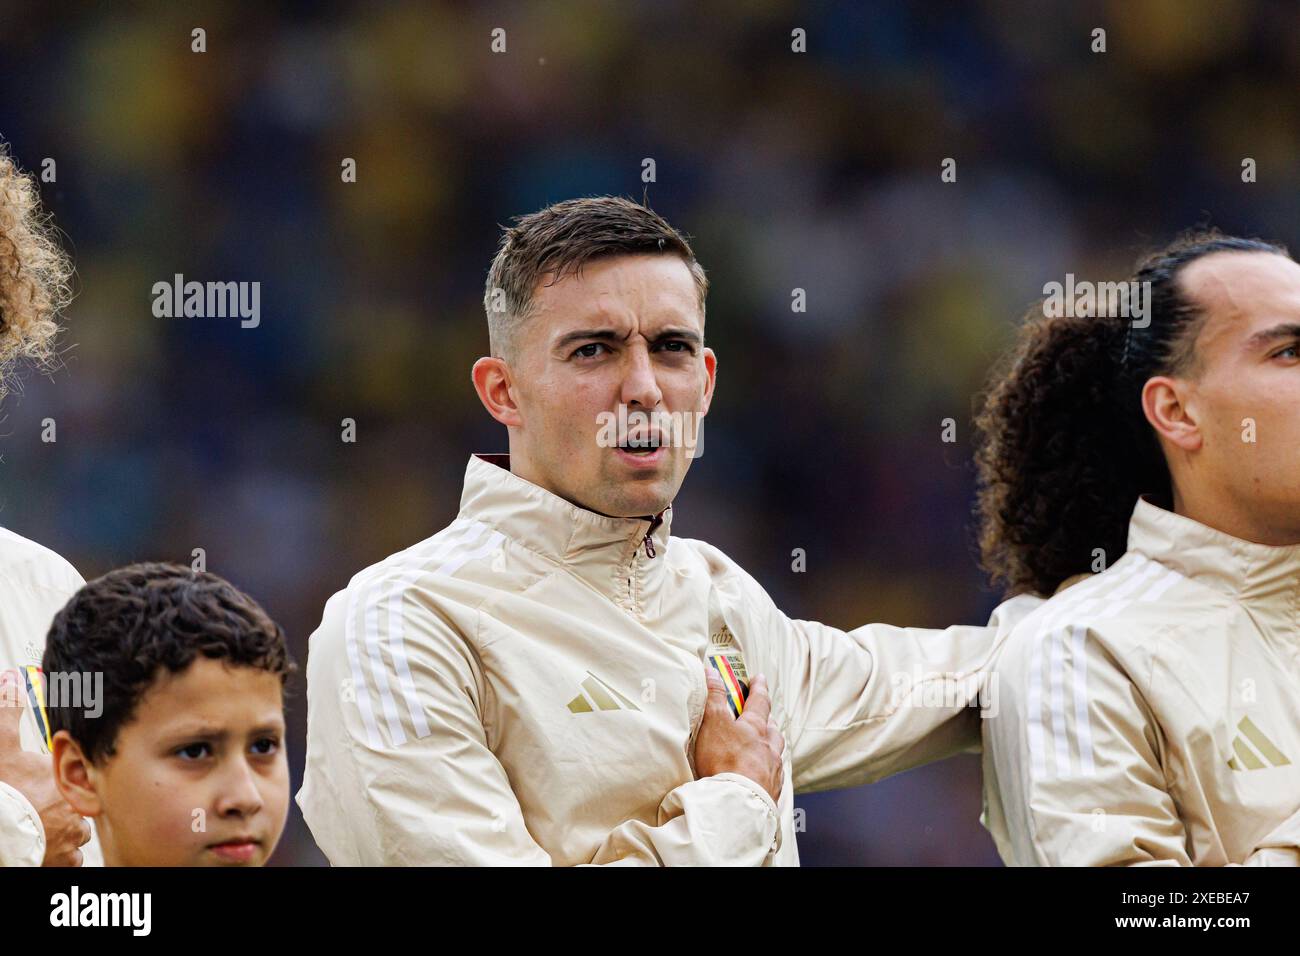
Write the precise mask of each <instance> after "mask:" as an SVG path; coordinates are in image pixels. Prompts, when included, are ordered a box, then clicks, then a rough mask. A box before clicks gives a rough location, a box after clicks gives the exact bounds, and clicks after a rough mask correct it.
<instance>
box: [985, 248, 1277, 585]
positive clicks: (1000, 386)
mask: <svg viewBox="0 0 1300 956" xmlns="http://www.w3.org/2000/svg"><path fill="white" fill-rule="evenodd" d="M1215 252H1266V253H1271V254H1276V255H1284V256H1285V255H1288V253H1287V250H1286V249H1285V248H1284V247H1282V246H1278V245H1274V244H1272V243H1268V242H1262V241H1260V240H1256V239H1239V238H1236V237H1233V236H1226V235H1223V234H1222V233H1219V232H1217V231H1213V230H1211V231H1193V232H1188V233H1185V234H1183V235H1182V236H1180V237H1179V238H1178V239H1176V240H1175V241H1174V242H1173V243H1171V244H1170V245H1168V246H1166V247H1165V248H1163V249H1161V250H1159V251H1157V252H1155V253H1152V254H1150V255H1148V256H1147V257H1146V258H1145V259H1144V260H1142V261H1141V262H1140V263H1139V265H1138V267H1137V271H1136V273H1135V274H1134V275H1133V277H1132V278H1131V279H1130V280H1129V281H1133V282H1138V283H1144V282H1145V283H1150V292H1151V298H1150V312H1149V314H1148V315H1147V316H1146V318H1147V320H1148V321H1147V324H1145V325H1144V326H1139V325H1137V324H1135V323H1134V322H1132V321H1131V320H1130V319H1127V318H1123V317H1121V316H1117V315H1090V316H1055V317H1049V316H1048V315H1047V314H1046V309H1045V303H1044V302H1039V303H1038V304H1036V305H1035V306H1033V307H1032V308H1031V309H1030V310H1029V311H1028V312H1027V313H1026V314H1025V319H1024V325H1023V327H1022V328H1021V330H1020V335H1019V339H1018V341H1017V343H1016V345H1015V346H1014V347H1013V348H1012V349H1011V351H1010V352H1009V353H1008V354H1007V356H1006V357H1005V358H1004V359H1003V361H1002V362H1001V363H999V365H998V367H997V368H996V370H995V372H994V374H993V376H992V378H991V382H990V386H989V388H988V390H987V391H986V393H985V395H984V398H983V404H982V407H981V408H980V409H979V411H978V413H977V415H976V419H975V426H976V450H975V464H976V469H977V472H978V484H979V492H978V499H977V517H978V523H979V545H980V557H981V564H982V565H983V567H984V569H985V570H986V571H987V572H988V573H989V574H990V575H991V577H992V578H993V580H994V582H995V583H999V584H1002V585H1003V586H1004V587H1005V588H1006V590H1007V592H1008V593H1012V594H1016V593H1022V592H1027V591H1029V592H1035V593H1038V594H1051V593H1052V592H1053V591H1055V590H1056V588H1057V587H1058V586H1059V585H1060V584H1061V582H1062V581H1064V580H1065V579H1066V578H1068V577H1070V576H1071V575H1074V574H1079V573H1082V572H1086V571H1089V570H1092V563H1093V554H1094V549H1096V548H1100V549H1102V552H1103V554H1104V555H1106V556H1107V560H1108V561H1111V562H1113V561H1114V559H1116V558H1118V557H1119V556H1120V555H1121V554H1123V553H1124V552H1125V551H1126V550H1127V548H1128V525H1129V519H1130V518H1131V517H1132V514H1133V508H1134V506H1135V505H1136V504H1137V500H1138V498H1139V496H1141V495H1144V494H1149V495H1152V496H1153V497H1155V498H1156V499H1157V500H1161V501H1165V502H1169V501H1171V499H1172V491H1173V489H1172V487H1171V481H1170V476H1169V469H1168V467H1167V465H1166V464H1165V459H1164V454H1163V452H1162V451H1161V449H1160V445H1159V442H1158V440H1157V439H1156V435H1155V431H1154V430H1153V429H1152V428H1151V427H1150V425H1149V424H1148V423H1147V421H1146V417H1145V415H1144V414H1143V411H1142V398H1141V396H1142V388H1143V386H1144V385H1145V384H1146V382H1147V380H1148V379H1150V378H1152V377H1153V376H1156V375H1185V374H1194V373H1195V371H1196V362H1197V355H1196V351H1195V344H1196V338H1197V336H1198V335H1199V334H1200V330H1201V327H1202V325H1203V323H1204V318H1205V316H1204V314H1203V312H1202V311H1201V309H1200V308H1199V306H1198V305H1197V303H1195V302H1192V301H1190V300H1189V299H1188V297H1187V296H1186V295H1185V294H1184V292H1183V289H1182V287H1181V285H1180V283H1179V275H1180V273H1181V272H1182V270H1183V268H1184V267H1186V266H1187V265H1188V264H1189V263H1191V262H1194V261H1195V260H1197V259H1199V258H1201V257H1202V256H1206V255H1210V254H1211V253H1215ZM1138 288H1140V286H1139V287H1138Z"/></svg>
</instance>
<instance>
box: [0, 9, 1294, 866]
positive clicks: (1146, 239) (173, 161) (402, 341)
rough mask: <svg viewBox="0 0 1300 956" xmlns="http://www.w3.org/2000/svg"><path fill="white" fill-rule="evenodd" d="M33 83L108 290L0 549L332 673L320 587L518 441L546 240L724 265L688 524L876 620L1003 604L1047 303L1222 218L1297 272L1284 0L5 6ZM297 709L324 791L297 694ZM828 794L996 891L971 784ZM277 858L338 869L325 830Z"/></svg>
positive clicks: (381, 551) (296, 832)
mask: <svg viewBox="0 0 1300 956" xmlns="http://www.w3.org/2000/svg"><path fill="white" fill-rule="evenodd" d="M195 27H202V28H204V29H205V30H206V34H207V52H205V53H194V52H191V32H190V31H191V30H192V29H193V28H195ZM496 27H503V28H504V29H505V30H506V38H507V51H506V52H505V53H503V54H494V53H492V52H491V50H490V46H489V44H490V40H491V36H490V33H491V31H492V29H493V28H496ZM796 27H799V28H803V29H804V30H806V31H807V38H808V39H807V52H806V53H803V54H796V53H793V52H791V30H792V29H794V28H796ZM1097 27H1101V28H1104V29H1105V30H1106V45H1107V50H1106V52H1105V53H1094V52H1092V50H1091V46H1092V42H1093V40H1092V35H1091V31H1092V30H1093V29H1094V28H1097ZM0 91H3V95H0V136H3V137H4V138H5V139H6V140H8V141H9V142H10V143H11V144H12V151H13V153H14V155H15V156H16V157H17V159H18V160H19V162H20V163H22V164H23V165H25V166H26V167H27V168H29V169H35V170H37V171H38V172H39V170H40V168H41V164H42V162H43V160H44V159H45V158H46V157H50V158H53V159H54V160H55V162H56V175H57V178H56V181H55V182H47V183H44V184H43V185H42V190H43V195H44V199H45V202H46V203H47V205H48V208H49V209H50V211H51V212H52V213H53V214H54V216H55V219H56V221H57V223H58V225H59V227H60V228H61V229H62V230H63V231H64V232H65V233H66V235H67V241H68V244H69V246H70V248H71V250H72V253H73V256H74V259H75V261H76V265H77V268H78V281H77V289H78V298H77V299H76V301H75V303H74V305H73V307H72V309H71V310H70V312H69V313H68V315H67V319H66V324H67V332H66V333H65V336H64V339H63V343H64V346H65V352H64V355H63V364H64V367H63V368H62V369H60V370H58V371H57V372H56V373H55V374H54V376H53V378H52V379H46V378H44V377H41V376H38V375H35V374H31V373H29V374H27V375H26V376H25V377H24V380H23V382H22V386H23V387H22V389H21V391H19V392H16V393H15V394H13V395H11V396H9V398H8V399H6V401H5V403H4V406H3V413H2V417H0V524H3V525H5V526H6V527H9V528H11V529H13V530H14V531H16V532H18V533H20V534H22V535H25V536H27V537H31V538H34V539H35V540H37V541H40V542H41V543H43V544H45V545H47V546H49V547H51V548H53V549H55V550H56V551H58V552H60V553H61V554H63V555H65V556H66V557H67V558H68V559H69V560H71V561H72V562H73V564H75V565H76V566H77V567H78V569H79V570H80V571H81V572H82V574H84V575H85V576H86V577H87V578H89V577H92V576H95V575H98V574H101V573H103V572H104V571H106V570H108V569H109V568H111V567H113V566H116V565H120V564H123V563H126V562H129V561H133V560H139V559H173V560H180V561H183V562H186V563H188V562H190V561H191V559H192V558H191V556H192V553H193V549H195V548H203V549H204V551H205V554H206V561H207V566H208V568H209V570H213V571H216V572H218V573H220V574H222V575H224V576H226V577H228V578H229V579H230V580H232V581H233V582H234V583H235V584H237V585H239V586H241V587H243V588H245V589H247V590H248V591H249V592H250V593H252V594H253V595H254V596H255V597H256V598H257V599H258V600H259V601H261V602H262V604H263V605H264V606H265V607H266V608H267V609H268V611H270V613H271V614H272V615H274V616H275V617H276V618H277V619H278V620H279V621H280V622H281V623H282V624H283V625H284V626H285V628H286V630H287V631H288V633H289V635H290V638H291V642H292V646H293V647H294V650H295V654H296V656H297V658H298V660H299V661H300V663H304V662H305V660H306V654H307V638H308V635H309V634H310V633H311V631H312V630H313V628H314V627H315V626H316V624H317V623H318V622H319V620H320V613H321V609H322V607H323V606H324V603H325V600H326V599H327V598H328V597H329V595H330V594H332V593H333V592H334V591H336V590H338V589H339V588H341V587H342V586H343V585H345V584H346V582H347V580H348V578H349V577H350V576H351V575H352V574H353V573H355V572H356V571H358V570H360V569H361V568H363V567H364V566H366V565H368V564H370V563H372V562H374V561H376V560H378V559H380V558H382V557H384V556H386V555H388V554H390V553H392V552H393V551H396V550H399V549H400V548H403V547H405V546H407V545H409V544H411V543H414V542H415V541H417V540H420V539H422V538H424V537H426V536H428V535H430V534H432V533H433V532H435V531H437V530H438V529H439V528H441V527H442V526H443V525H444V524H446V523H447V522H448V521H449V520H450V519H451V518H452V517H453V516H454V514H455V512H456V510H457V507H458V502H459V491H460V483H461V477H462V474H463V470H464V466H465V461H466V458H467V457H468V455H469V454H470V453H471V452H472V451H504V450H505V434H504V430H503V429H501V428H500V427H499V426H497V425H495V424H494V423H493V422H491V420H490V419H489V418H488V416H487V415H486V413H485V412H484V411H483V410H482V408H481V407H480V405H479V404H478V401H477V399H476V398H475V396H474V394H473V391H472V389H471V387H470V383H469V367H470V365H471V363H472V362H473V360H474V359H475V358H476V357H477V356H479V355H481V354H483V353H484V352H485V350H486V349H487V335H486V329H485V324H484V321H483V315H482V305H481V297H482V292H483V289H482V284H483V280H484V278H485V275H486V270H487V266H488V263H489V261H490V260H491V257H492V254H493V252H494V249H495V244H496V241H497V237H498V234H499V224H501V223H505V222H507V221H508V219H509V218H510V217H512V216H515V215H518V214H522V213H525V212H529V211H532V210H535V209H537V208H539V207H541V206H543V205H545V204H547V203H549V202H552V201H555V200H558V199H562V198H567V197H571V196H578V195H591V194H599V193H615V194H623V195H631V196H635V197H638V198H640V197H641V196H642V195H643V192H644V194H645V195H646V196H647V197H648V199H649V202H650V204H651V205H652V206H654V207H655V208H656V209H657V210H658V211H660V212H661V213H663V214H664V215H665V216H666V217H667V218H668V219H669V220H670V221H671V222H673V223H674V224H675V225H676V226H678V227H679V228H681V229H683V230H684V231H686V232H688V233H690V234H691V235H692V236H693V237H694V241H695V247H696V252H697V255H698V256H699V258H700V261H701V262H702V263H703V265H704V267H705V268H706V270H708V272H709V275H710V278H711V281H712V292H711V296H710V301H709V309H708V316H709V317H708V326H707V331H708V339H709V344H710V345H712V347H713V348H714V349H715V350H716V351H717V353H718V356H719V391H718V394H717V398H716V401H715V403H714V406H713V410H712V412H711V414H710V416H709V420H708V425H707V427H706V429H705V436H704V449H705V451H704V454H703V457H702V458H700V459H699V460H698V461H697V462H696V463H695V465H694V467H693V469H692V472H691V475H690V477H689V479H688V480H687V482H686V485H685V487H684V489H683V492H682V494H681V495H680V497H679V498H678V501H677V503H676V506H675V509H674V531H675V532H676V533H677V534H679V535H682V536H689V537H699V538H704V539H706V540H708V541H710V542H712V543H714V544H716V545H718V546H719V547H721V548H722V549H723V550H725V551H726V552H728V553H729V554H731V555H732V556H733V557H735V558H736V559H737V560H738V561H739V562H740V563H741V564H742V565H743V566H745V567H746V568H747V569H748V570H749V571H750V572H751V573H752V574H753V575H754V576H755V577H756V578H757V579H758V580H759V581H760V582H761V583H762V584H763V585H764V586H765V587H766V588H767V589H768V590H769V592H770V593H772V595H773V596H774V597H775V598H776V600H777V602H778V603H779V604H780V605H781V606H782V607H783V608H784V610H786V612H787V613H789V614H791V615H792V616H796V617H805V618H815V619H820V620H825V621H827V622H828V623H833V624H836V625H838V626H842V627H852V626H856V625H858V624H862V623H866V622H868V621H875V620H880V621H886V622H890V623H896V624H916V625H927V626H943V625H946V624H951V623H959V622H962V623H966V622H970V623H974V622H982V621H983V620H985V619H986V618H987V615H988V612H989V611H990V609H991V608H992V607H993V606H994V604H996V603H997V599H998V595H997V594H995V593H993V592H992V591H990V590H989V589H988V588H987V586H985V585H984V583H983V578H982V575H981V574H980V572H979V571H978V569H977V567H976V564H975V559H974V547H973V543H972V541H973V537H972V531H971V526H970V506H971V500H972V471H971V467H970V464H969V460H970V441H969V440H970V428H969V419H970V414H971V410H972V404H973V401H974V398H975V396H976V394H977V393H978V391H979V389H980V387H981V383H982V381H983V379H984V376H985V375H986V373H987V370H988V368H989V366H990V364H991V363H992V361H993V360H994V358H995V357H996V356H997V354H998V353H999V351H1000V350H1001V349H1002V348H1003V347H1004V346H1005V345H1006V344H1007V342H1008V341H1009V337H1010V334H1011V331H1012V329H1013V327H1014V323H1015V321H1016V319H1017V317H1018V316H1019V315H1020V314H1021V313H1022V312H1023V310H1024V309H1025V308H1026V307H1027V306H1028V305H1030V304H1031V303H1032V302H1033V301H1034V300H1035V299H1036V298H1037V297H1038V296H1039V295H1040V294H1041V291H1042V285H1043V284H1044V283H1045V282H1048V281H1051V280H1061V279H1062V278H1063V277H1064V275H1065V273H1067V272H1073V273H1075V274H1076V275H1078V276H1080V277H1091V278H1123V277H1124V276H1125V275H1126V274H1127V269H1128V266H1129V265H1130V264H1131V261H1132V260H1133V258H1134V257H1135V255H1136V254H1137V253H1138V252H1139V251H1140V250H1142V249H1143V248H1145V247H1146V246H1148V245H1151V244H1156V243H1160V242H1163V241H1164V240H1165V239H1167V238H1168V237H1169V236H1171V235H1172V234H1173V233H1174V232H1176V231H1178V230H1180V229H1182V228H1185V227H1187V226H1190V225H1193V224H1196V223H1212V224H1214V225H1217V226H1219V227H1220V228H1222V229H1224V230H1227V231H1231V232H1242V233H1247V234H1254V235H1261V236H1264V237H1266V238H1269V239H1272V240H1276V241H1280V242H1283V243H1288V244H1291V245H1292V247H1293V248H1294V247H1295V246H1297V245H1300V226H1298V225H1297V223H1300V149H1297V146H1298V143H1297V132H1298V126H1300V7H1297V5H1295V4H1294V3H1290V2H1286V0H1259V2H1249V0H1216V2H1211V0H1116V2H1113V3H1096V4H1087V3H1084V4H1077V3H1051V4H1031V3H1012V2H1005V0H983V2H972V3H967V4H963V5H960V6H957V5H952V4H948V3H942V2H916V3H908V4H901V3H893V2H872V3H853V2H843V3H811V4H794V3H785V2H775V0H760V2H752V0H751V2H742V0H729V2H712V3H708V4H703V5H701V4H694V3H686V2H680V0H678V2H635V3H618V4H615V3H608V2H596V0H593V2H569V0H563V2H553V3H544V4H528V5H525V4H522V3H520V4H516V3H492V4H473V5H469V4H464V5H462V4H453V3H409V4H396V3H393V4H387V3H385V4H374V5H350V4H341V3H296V4H284V5H275V4H266V3H239V4H227V3H199V4H185V5H155V6H148V5H126V6H117V5H111V6H108V5H105V6H100V5H94V4H72V5H61V4H27V3H13V2H7V0H0ZM345 157H351V158H354V159H355V160H356V163H357V182H355V183H344V182H342V180H341V176H340V168H341V167H340V164H341V162H342V161H343V159H344V158H345ZM647 157H648V158H652V159H654V161H655V167H656V177H657V181H655V182H652V183H649V184H646V183H643V182H642V180H641V172H642V168H643V166H642V162H643V160H644V159H645V158H647ZM946 157H951V158H954V159H955V160H956V163H957V166H956V169H957V180H956V182H954V183H943V182H941V180H940V163H941V161H942V160H943V159H944V158H946ZM1245 157H1251V158H1253V159H1255V160H1256V162H1257V168H1258V181H1257V182H1254V183H1243V182H1242V178H1241V168H1242V165H1241V164H1242V160H1243V158H1245ZM176 273H182V274H184V275H185V277H186V278H187V279H198V280H200V281H205V280H219V281H260V282H261V297H262V298H261V311H262V318H261V323H260V325H259V327H257V328H256V329H243V328H241V327H240V323H239V321H238V320H237V319H195V318H189V319H184V318H171V319H161V318H155V317H154V316H153V314H152V312H151V301H152V300H151V292H150V290H151V287H152V286H153V284H154V283H155V282H160V281H164V282H170V281H171V279H172V277H173V275H174V274H176ZM795 288H802V289H804V290H806V294H807V311H806V312H805V313H794V312H792V311H791V294H792V290H793V289H795ZM47 417H48V418H53V419H55V421H56V423H57V441H56V442H54V443H45V442H42V441H41V438H40V435H41V422H42V420H43V419H45V418H47ZM345 418H352V419H355V421H356V423H357V426H356V428H357V441H356V442H355V443H351V444H350V443H344V442H343V441H341V440H340V435H341V431H342V425H341V422H342V420H343V419H345ZM946 418H952V419H955V421H956V423H957V441H956V442H955V443H944V442H943V441H941V430H942V421H943V420H944V419H946ZM796 548H803V549H805V551H806V555H807V570H806V571H805V572H803V573H796V572H794V571H792V567H791V563H792V557H791V552H792V550H793V549H796ZM289 715H290V737H289V740H290V745H291V748H293V749H291V753H290V760H291V765H292V766H293V768H294V789H295V791H296V790H297V787H298V781H299V779H300V775H301V766H302V759H303V754H302V750H301V743H300V742H301V740H302V739H303V738H302V735H303V732H304V724H305V713H304V699H303V694H302V688H301V685H299V687H298V688H297V693H296V694H295V695H294V696H293V697H292V698H291V700H290V704H289ZM799 806H801V807H803V808H804V809H805V811H806V818H805V826H806V830H805V832H804V833H803V834H802V836H801V840H800V847H801V854H802V856H803V860H804V862H805V864H849V863H852V864H996V863H997V856H996V853H995V852H994V850H993V846H992V842H991V841H990V840H989V839H988V837H987V835H986V834H985V833H984V831H983V830H982V829H981V827H980V826H979V823H978V816H979V812H980V795H979V764H978V759H977V758H975V757H972V756H963V757H960V758H957V759H954V760H951V761H947V762H945V763H943V764H940V765H936V766H931V767H927V768H923V769H921V770H917V771H913V772H911V773H908V774H904V775H902V776H900V777H898V778H895V779H892V780H889V781H885V782H882V783H880V784H877V785H874V786H871V787H866V788H861V789H858V790H854V791H845V792H840V793H833V794H819V795H810V796H806V797H803V798H801V799H800V800H799ZM275 862H276V863H278V864H281V865H286V864H316V863H323V862H324V861H323V857H322V856H321V855H320V853H319V851H317V849H316V848H315V845H314V844H313V842H312V840H311V836H310V834H309V833H308V832H307V830H306V828H305V826H304V825H303V823H302V820H301V817H300V816H299V815H298V813H297V810H296V808H295V810H294V811H293V812H292V814H291V819H290V824H289V827H288V829H287V830H286V835H285V838H284V840H283V842H282V844H281V846H280V849H279V850H278V852H277V854H276V859H275Z"/></svg>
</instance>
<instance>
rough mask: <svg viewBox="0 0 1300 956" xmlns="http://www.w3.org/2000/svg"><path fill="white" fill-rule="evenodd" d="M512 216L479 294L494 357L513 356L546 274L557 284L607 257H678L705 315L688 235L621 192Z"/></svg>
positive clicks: (704, 282)
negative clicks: (520, 327)
mask: <svg viewBox="0 0 1300 956" xmlns="http://www.w3.org/2000/svg"><path fill="white" fill-rule="evenodd" d="M514 222H515V224H514V225H513V226H503V227H502V228H503V229H504V234H503V235H502V237H501V244H500V246H499V247H498V249H497V254H496V258H495V259H493V260H492V267H491V268H490V269H489V270H488V278H487V288H486V290H485V292H484V294H483V309H484V311H485V312H486V313H487V322H488V337H489V340H490V342H491V347H492V354H493V355H495V356H497V357H498V358H506V359H509V358H511V357H512V355H513V349H514V340H515V335H516V333H517V331H518V329H519V326H520V325H522V324H523V322H524V321H525V320H526V319H527V318H528V317H529V315H530V314H531V312H532V310H533V306H534V298H533V293H534V292H535V291H536V289H537V284H538V283H539V282H540V281H542V279H543V278H546V277H548V276H549V280H548V282H547V284H548V285H551V284H554V283H556V282H559V281H560V280H561V279H563V278H564V277H565V276H567V275H570V274H578V273H579V272H581V270H582V267H583V265H584V264H585V263H588V262H590V261H591V260H593V259H598V258H601V257H604V256H615V255H637V254H646V253H649V254H654V255H659V254H670V255H678V256H681V257H682V259H683V260H684V261H685V263H686V265H687V266H688V267H689V268H690V270H691V276H692V277H693V278H694V279H695V289H696V292H697V293H698V295H699V303H700V315H701V317H703V315H704V298H705V296H706V295H707V294H708V291H709V280H708V278H707V277H706V276H705V275H704V269H703V268H702V267H701V266H700V264H699V263H698V262H697V261H696V260H695V253H694V252H693V251H692V249H691V245H690V243H689V242H687V240H686V237H685V236H684V235H682V234H681V233H680V232H678V231H677V230H676V229H674V228H673V227H672V226H671V225H669V224H668V222H667V220H665V219H664V218H663V217H662V216H660V215H659V214H658V213H656V212H655V211H654V210H652V209H650V208H649V207H648V206H645V205H642V204H640V203H636V202H633V201H632V200H630V199H623V198H622V197H619V196H591V197H587V198H583V199H566V200H564V201H563V202H557V203H555V204H553V205H550V206H547V207H546V208H545V209H542V210H539V211H538V212H534V213H530V214H528V215H526V216H517V217H516V218H515V220H514Z"/></svg>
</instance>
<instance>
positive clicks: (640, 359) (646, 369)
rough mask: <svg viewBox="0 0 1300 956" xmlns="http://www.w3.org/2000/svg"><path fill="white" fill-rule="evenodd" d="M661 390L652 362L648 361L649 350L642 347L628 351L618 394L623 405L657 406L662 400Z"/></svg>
mask: <svg viewBox="0 0 1300 956" xmlns="http://www.w3.org/2000/svg"><path fill="white" fill-rule="evenodd" d="M663 397H664V396H663V392H661V391H660V390H659V380H658V379H657V378H656V377H655V368H654V363H653V362H651V361H650V352H649V351H648V350H647V349H645V348H644V347H642V348H634V349H630V350H629V351H628V364H627V366H626V368H625V369H624V374H623V393H622V395H621V396H620V398H621V400H622V402H623V404H624V405H627V406H629V407H630V406H632V405H640V406H641V407H642V408H658V407H659V403H660V402H661V401H663Z"/></svg>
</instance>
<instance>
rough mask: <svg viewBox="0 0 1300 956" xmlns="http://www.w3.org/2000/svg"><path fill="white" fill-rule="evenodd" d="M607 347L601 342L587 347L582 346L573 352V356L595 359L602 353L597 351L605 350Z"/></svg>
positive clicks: (591, 343)
mask: <svg viewBox="0 0 1300 956" xmlns="http://www.w3.org/2000/svg"><path fill="white" fill-rule="evenodd" d="M604 347H605V346H604V344H603V343H601V342H588V343H587V344H586V345H580V346H579V347H578V348H576V349H574V350H573V354H574V355H576V356H578V357H580V358H595V357H596V356H597V355H599V354H600V353H599V352H597V351H595V350H596V349H603V348H604Z"/></svg>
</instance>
